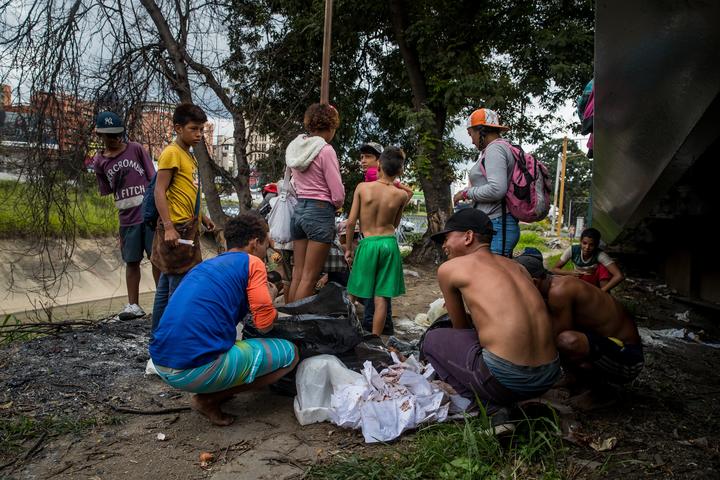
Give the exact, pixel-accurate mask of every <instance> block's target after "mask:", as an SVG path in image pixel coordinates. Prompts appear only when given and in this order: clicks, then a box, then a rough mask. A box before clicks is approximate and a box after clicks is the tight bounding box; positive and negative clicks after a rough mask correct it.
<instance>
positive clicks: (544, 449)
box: [305, 416, 564, 480]
mask: <svg viewBox="0 0 720 480" xmlns="http://www.w3.org/2000/svg"><path fill="white" fill-rule="evenodd" d="M488 426H489V421H488V419H487V417H484V416H480V417H477V418H466V419H465V421H464V422H463V423H448V424H439V425H431V426H429V427H426V428H423V429H422V430H420V431H419V432H418V433H417V435H416V436H415V439H414V441H413V442H412V444H411V445H409V446H405V444H397V445H396V446H393V447H391V448H390V449H388V450H385V451H384V453H383V454H380V455H374V456H373V455H370V456H361V455H357V454H354V455H349V456H345V457H341V456H338V457H335V458H334V459H333V460H332V461H330V462H329V463H325V464H321V465H318V466H315V467H312V468H311V469H310V470H309V471H308V472H307V474H306V476H305V478H309V479H314V480H329V479H357V480H360V479H398V480H410V479H421V478H432V479H443V480H464V479H476V478H487V479H500V478H542V479H555V478H557V479H559V478H564V475H563V474H562V472H561V471H560V470H559V467H558V456H559V454H560V453H561V452H563V451H564V447H563V445H562V441H561V439H560V435H559V429H558V426H557V419H555V420H550V419H547V418H541V419H526V420H523V421H522V422H520V423H519V424H518V425H517V427H516V431H515V434H514V435H513V436H512V437H511V438H510V439H507V440H506V441H501V439H499V438H498V437H496V436H494V435H492V434H489V433H487V432H486V431H485V430H486V429H487V428H488Z"/></svg>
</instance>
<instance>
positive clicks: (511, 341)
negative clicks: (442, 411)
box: [422, 208, 560, 413]
mask: <svg viewBox="0 0 720 480" xmlns="http://www.w3.org/2000/svg"><path fill="white" fill-rule="evenodd" d="M494 233H495V232H494V230H493V228H492V223H491V222H490V219H489V218H488V216H487V215H486V214H485V213H483V212H481V211H479V210H477V209H474V208H467V209H463V210H460V211H458V212H457V213H455V214H453V215H452V216H451V217H450V218H449V219H448V221H447V223H446V224H445V228H444V229H443V231H441V232H439V233H437V234H435V235H433V237H432V238H433V240H435V241H436V242H438V243H441V242H442V245H443V250H444V251H445V253H446V254H447V256H448V257H449V260H448V261H446V262H445V263H443V264H442V265H441V266H440V268H439V269H438V282H439V283H440V289H441V290H442V293H443V297H445V307H446V308H447V311H448V314H449V316H450V320H451V321H452V325H453V328H438V329H435V330H430V331H428V332H427V334H426V336H425V340H424V342H423V345H422V353H423V355H424V357H425V358H426V359H427V360H428V361H429V362H430V363H431V364H432V366H433V367H434V368H435V371H436V372H437V373H438V375H439V377H440V379H442V380H443V381H445V382H447V383H449V384H450V385H452V387H453V388H455V390H456V391H457V392H458V393H459V394H461V395H463V396H465V397H467V398H470V399H472V400H475V398H476V396H477V398H479V399H480V400H481V401H482V403H483V404H484V406H485V408H486V409H487V410H488V413H493V412H494V411H495V410H497V408H498V407H500V406H503V405H508V404H512V403H514V402H517V401H519V400H523V399H526V398H532V397H537V396H539V395H542V394H543V393H544V392H545V391H547V390H548V389H549V388H550V387H551V386H552V385H553V384H554V383H555V381H556V380H557V378H558V376H559V375H560V361H559V358H558V353H557V350H556V349H555V343H554V341H553V340H554V338H553V334H552V328H551V325H550V317H549V315H548V312H547V309H546V308H545V304H544V302H543V299H542V297H541V296H540V294H539V292H538V291H537V289H535V288H533V284H532V280H531V278H530V276H529V275H528V274H527V272H526V271H525V270H524V269H523V268H522V267H520V265H518V264H517V263H515V262H513V261H512V260H510V259H508V258H505V257H502V256H500V255H495V254H493V253H492V252H491V251H490V242H491V241H492V236H493V234H494ZM466 309H467V310H469V314H468V313H467V312H466Z"/></svg>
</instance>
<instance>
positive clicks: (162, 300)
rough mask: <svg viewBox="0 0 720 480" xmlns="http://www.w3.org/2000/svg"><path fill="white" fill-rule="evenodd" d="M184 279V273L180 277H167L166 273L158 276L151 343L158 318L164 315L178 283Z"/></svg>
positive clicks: (158, 322) (158, 321)
mask: <svg viewBox="0 0 720 480" xmlns="http://www.w3.org/2000/svg"><path fill="white" fill-rule="evenodd" d="M184 277H185V274H184V273H183V274H181V275H169V274H167V273H161V274H160V279H159V280H158V284H157V290H156V291H155V302H154V303H153V312H152V329H151V330H150V340H151V341H152V338H153V334H154V333H155V330H156V329H157V327H158V325H159V324H160V318H162V316H163V313H165V307H167V304H168V301H169V300H170V297H171V296H172V294H173V292H174V291H175V289H176V288H177V287H178V285H180V281H181V280H182V279H183V278H184Z"/></svg>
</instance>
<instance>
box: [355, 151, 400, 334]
mask: <svg viewBox="0 0 720 480" xmlns="http://www.w3.org/2000/svg"><path fill="white" fill-rule="evenodd" d="M404 162H405V153H404V152H403V151H402V149H400V148H397V147H388V148H386V149H385V150H383V152H382V154H381V155H380V171H379V176H378V179H377V181H374V182H364V183H360V184H358V186H357V187H355V194H354V195H353V203H352V208H351V209H350V215H349V216H348V220H347V230H346V231H348V232H352V231H354V230H355V223H356V222H357V220H358V218H359V219H360V231H361V232H362V234H363V235H364V238H363V239H362V240H360V243H358V247H357V252H353V237H352V235H350V236H348V238H347V239H346V242H345V245H346V249H345V259H346V260H347V261H348V263H349V264H350V265H352V270H351V271H350V279H349V280H348V286H347V289H348V293H350V294H351V295H355V296H356V297H360V298H374V301H375V313H374V314H373V323H372V333H374V334H375V335H378V336H379V335H380V334H381V333H382V331H383V328H384V327H385V317H386V314H387V307H388V301H387V299H388V298H392V297H398V296H400V295H402V294H404V293H405V281H404V279H403V269H402V257H401V255H400V249H399V248H398V244H397V239H396V238H395V229H396V228H397V226H398V225H399V224H400V218H401V217H402V212H403V209H404V208H405V205H407V203H408V202H409V201H410V198H411V197H410V195H409V194H408V193H407V192H406V191H405V190H402V189H400V188H398V187H396V186H395V184H394V182H395V179H396V178H397V177H398V176H399V175H400V174H401V173H402V170H403V165H404Z"/></svg>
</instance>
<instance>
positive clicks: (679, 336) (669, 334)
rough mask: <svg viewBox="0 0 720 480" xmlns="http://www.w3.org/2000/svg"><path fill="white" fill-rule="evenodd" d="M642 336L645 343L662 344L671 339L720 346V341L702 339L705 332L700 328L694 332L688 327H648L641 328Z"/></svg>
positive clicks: (714, 346) (713, 346) (712, 346)
mask: <svg viewBox="0 0 720 480" xmlns="http://www.w3.org/2000/svg"><path fill="white" fill-rule="evenodd" d="M638 332H639V333H640V338H641V339H642V343H643V345H646V346H647V345H655V346H662V345H665V344H667V343H669V342H670V341H674V340H680V341H684V342H688V343H695V344H698V345H705V346H707V347H711V348H720V343H718V342H711V341H705V340H703V339H702V337H703V335H705V332H704V331H703V330H700V331H699V332H693V331H691V330H690V329H687V328H666V329H663V330H650V329H648V328H642V327H641V328H639V329H638Z"/></svg>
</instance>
